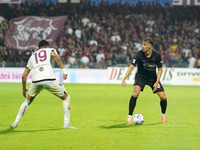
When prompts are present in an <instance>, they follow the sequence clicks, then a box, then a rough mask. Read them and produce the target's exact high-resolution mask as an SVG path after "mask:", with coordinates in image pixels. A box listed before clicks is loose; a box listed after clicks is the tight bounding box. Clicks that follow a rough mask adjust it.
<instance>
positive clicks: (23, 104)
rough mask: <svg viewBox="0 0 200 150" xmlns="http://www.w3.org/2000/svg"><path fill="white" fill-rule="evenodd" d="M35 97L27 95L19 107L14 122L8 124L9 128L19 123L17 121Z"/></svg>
mask: <svg viewBox="0 0 200 150" xmlns="http://www.w3.org/2000/svg"><path fill="white" fill-rule="evenodd" d="M34 98H35V97H31V96H30V95H28V97H27V98H26V99H25V101H24V102H23V103H22V105H21V106H20V108H19V111H18V114H17V116H16V118H15V121H14V123H13V124H12V125H11V126H10V127H11V128H16V127H17V126H18V124H19V121H20V120H21V118H22V116H23V115H24V114H25V112H26V110H27V108H28V106H29V105H30V104H31V103H32V101H33V100H34Z"/></svg>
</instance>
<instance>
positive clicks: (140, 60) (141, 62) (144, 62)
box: [121, 37, 167, 124]
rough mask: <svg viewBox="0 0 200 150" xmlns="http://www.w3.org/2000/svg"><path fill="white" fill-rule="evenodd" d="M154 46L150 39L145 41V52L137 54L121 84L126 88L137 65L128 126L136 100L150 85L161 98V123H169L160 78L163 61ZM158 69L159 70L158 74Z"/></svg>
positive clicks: (143, 45)
mask: <svg viewBox="0 0 200 150" xmlns="http://www.w3.org/2000/svg"><path fill="white" fill-rule="evenodd" d="M152 45H153V40H152V39H151V38H150V37H147V38H145V39H144V40H143V42H142V48H143V50H141V51H138V52H137V54H136V55H135V58H134V59H133V62H132V64H131V65H130V66H129V68H128V70H127V72H126V74H125V75H124V78H123V80H122V83H121V84H122V85H123V86H124V87H125V86H126V81H125V80H126V78H127V77H128V76H129V75H130V73H131V72H132V70H133V68H134V67H135V66H136V65H137V67H138V70H137V73H136V74H135V82H134V88H133V94H132V96H131V98H130V102H129V115H128V119H127V124H131V123H132V114H133V111H134V108H135V106H136V100H137V98H138V96H139V94H140V91H143V89H144V87H145V85H149V86H150V87H151V88H152V90H153V93H154V94H155V93H157V95H158V96H159V97H160V106H161V123H167V121H166V116H165V112H166V108H167V98H166V95H165V91H164V88H163V86H162V84H161V83H160V78H161V74H162V60H161V55H160V54H159V53H158V52H157V51H154V50H152ZM156 68H158V72H157V74H156Z"/></svg>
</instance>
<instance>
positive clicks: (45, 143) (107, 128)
mask: <svg viewBox="0 0 200 150" xmlns="http://www.w3.org/2000/svg"><path fill="white" fill-rule="evenodd" d="M64 86H65V87H66V89H67V92H68V93H69V94H70V96H71V105H72V110H71V124H72V125H73V126H75V127H77V129H76V130H73V129H70V130H69V129H62V126H63V114H62V101H61V100H60V99H58V98H57V97H55V96H54V95H52V94H50V93H49V92H48V91H42V92H41V93H40V94H39V95H38V96H37V97H36V98H35V100H34V102H33V103H32V104H31V105H30V106H29V107H28V110H27V112H26V114H25V115H24V116H23V117H22V119H21V121H20V123H19V126H18V127H17V128H16V129H9V126H10V124H12V123H13V121H14V119H15V117H16V115H17V113H18V110H19V107H20V105H21V104H22V103H23V101H24V100H25V99H24V98H23V96H22V90H21V89H22V87H21V84H20V83H0V116H1V118H0V149H1V150H12V149H13V150H15V149H19V150H23V149H26V150H27V149H34V150H35V149H42V150H44V149H48V150H50V149H54V150H55V149H66V150H68V149H81V150H82V149H83V150H90V149H91V150H112V149H115V150H116V149H120V150H121V149H126V150H129V149H136V150H151V149H152V150H169V149H170V150H194V149H195V150H196V149H200V145H199V141H200V136H199V135H200V130H199V127H200V126H199V124H200V121H199V116H200V109H199V108H200V101H199V93H198V92H199V87H198V86H164V88H165V91H166V95H167V98H168V108H167V113H166V115H167V121H168V122H167V124H161V123H160V122H161V119H160V105H159V98H158V96H157V95H156V94H152V91H151V89H150V88H149V87H148V86H146V87H145V89H144V92H141V93H140V96H139V98H138V100H137V105H136V108H135V111H134V114H135V113H141V114H143V116H144V117H145V122H144V124H143V125H134V124H131V125H127V124H126V123H125V122H126V119H127V118H126V116H127V115H128V103H129V99H130V96H131V94H132V90H133V88H132V85H127V86H126V87H125V88H124V87H122V86H121V85H111V84H107V85H101V84H64ZM27 87H29V85H28V86H27Z"/></svg>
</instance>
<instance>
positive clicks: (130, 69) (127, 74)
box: [121, 64, 134, 87]
mask: <svg viewBox="0 0 200 150" xmlns="http://www.w3.org/2000/svg"><path fill="white" fill-rule="evenodd" d="M133 68H134V65H132V64H131V65H130V66H129V68H128V70H127V71H126V74H125V75H124V78H123V79H122V83H121V84H122V85H123V87H125V86H126V81H125V80H126V78H127V77H128V76H129V75H130V74H131V72H132V70H133Z"/></svg>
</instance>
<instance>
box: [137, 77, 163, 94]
mask: <svg viewBox="0 0 200 150" xmlns="http://www.w3.org/2000/svg"><path fill="white" fill-rule="evenodd" d="M155 82H156V79H152V80H147V79H144V78H143V77H141V76H140V75H136V76H135V82H134V85H138V86H140V87H141V91H143V89H144V87H145V85H149V86H150V87H151V89H152V90H153V89H154V87H153V85H154V84H155ZM163 91H164V88H163V86H162V84H161V83H160V82H159V84H158V87H157V90H156V91H155V92H154V93H157V92H163Z"/></svg>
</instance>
